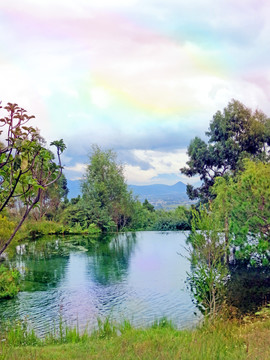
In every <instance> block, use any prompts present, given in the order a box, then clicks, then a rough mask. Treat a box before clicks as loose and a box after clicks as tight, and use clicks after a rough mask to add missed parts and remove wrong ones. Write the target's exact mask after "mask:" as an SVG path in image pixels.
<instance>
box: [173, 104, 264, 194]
mask: <svg viewBox="0 0 270 360" xmlns="http://www.w3.org/2000/svg"><path fill="white" fill-rule="evenodd" d="M206 135H207V136H208V138H209V140H208V143H206V142H205V141H203V140H202V139H200V138H199V137H195V138H194V139H193V140H192V141H191V143H190V145H189V147H188V156H189V160H188V161H187V166H186V167H183V168H181V169H180V170H181V172H182V173H183V174H185V175H187V176H189V177H192V176H195V175H199V176H200V180H201V181H202V185H201V186H200V187H199V188H197V189H194V188H193V187H192V186H191V185H189V186H188V187H187V192H188V195H189V197H190V199H196V198H200V199H201V200H203V201H207V200H208V199H211V198H213V194H211V192H210V188H211V186H213V184H214V181H215V178H216V177H219V176H224V175H225V174H227V173H229V174H234V173H236V172H237V171H238V170H239V169H241V168H243V159H245V158H250V159H259V160H263V161H269V145H270V119H269V118H268V117H267V116H266V115H265V114H264V113H263V112H261V111H259V110H255V111H252V110H251V109H249V108H248V107H246V106H245V105H243V104H242V103H241V102H239V101H237V100H232V101H231V102H230V103H229V104H228V106H227V107H225V108H224V110H223V112H221V111H217V113H216V114H215V115H214V116H213V120H212V121H211V123H210V127H209V130H208V131H207V132H206Z"/></svg>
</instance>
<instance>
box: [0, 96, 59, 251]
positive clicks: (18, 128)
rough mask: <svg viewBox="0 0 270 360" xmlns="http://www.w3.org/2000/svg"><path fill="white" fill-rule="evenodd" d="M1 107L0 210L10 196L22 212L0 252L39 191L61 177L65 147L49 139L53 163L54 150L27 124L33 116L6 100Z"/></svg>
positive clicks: (0, 247) (36, 200)
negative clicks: (4, 138)
mask: <svg viewBox="0 0 270 360" xmlns="http://www.w3.org/2000/svg"><path fill="white" fill-rule="evenodd" d="M1 108H2V107H1ZM4 110H5V111H6V115H5V116H4V117H2V118H1V119H0V126H1V128H2V130H1V131H0V135H1V134H2V133H3V134H4V135H5V136H6V143H3V144H2V145H1V147H0V213H1V212H2V211H3V210H4V209H5V208H6V207H7V206H8V205H9V203H10V202H11V201H12V200H13V199H20V201H21V202H22V203H23V204H24V213H23V215H22V217H21V220H20V221H19V223H18V224H17V225H16V227H15V228H14V231H13V232H12V234H11V235H10V237H9V238H8V239H6V240H5V241H4V243H1V244H0V254H2V253H3V252H4V251H5V249H6V248H7V247H8V245H9V244H10V243H11V241H12V239H13V238H14V236H15V235H16V233H17V231H18V230H19V229H20V227H21V225H22V224H23V222H24V221H25V219H26V218H27V216H28V215H29V213H30V211H31V210H32V209H33V208H34V207H35V206H36V204H37V203H38V202H39V200H40V197H41V195H42V192H43V191H44V190H45V189H46V188H48V187H49V186H51V185H52V184H53V183H55V182H56V181H57V180H58V179H59V178H60V176H61V174H62V165H61V159H60V154H61V153H62V152H63V151H64V149H65V144H64V142H63V140H59V141H54V142H52V143H51V145H54V146H56V149H57V159H58V164H56V163H55V162H54V156H53V154H52V153H51V152H50V151H49V150H47V149H46V148H45V147H44V146H43V145H44V142H43V139H42V138H41V137H40V135H39V131H38V130H36V129H34V128H33V127H31V126H27V125H26V124H27V123H28V122H29V120H31V119H32V118H34V116H29V115H27V112H26V110H24V109H23V108H20V107H19V106H18V105H17V104H11V103H8V104H7V106H6V107H4Z"/></svg>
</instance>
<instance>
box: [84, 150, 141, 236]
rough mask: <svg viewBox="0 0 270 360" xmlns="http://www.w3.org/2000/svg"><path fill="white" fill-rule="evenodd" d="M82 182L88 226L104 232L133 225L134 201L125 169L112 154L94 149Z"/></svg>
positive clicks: (108, 151)
mask: <svg viewBox="0 0 270 360" xmlns="http://www.w3.org/2000/svg"><path fill="white" fill-rule="evenodd" d="M89 160H90V163H89V165H88V166H87V169H86V174H85V176H84V179H83V182H82V203H81V204H82V205H83V208H84V214H85V220H86V222H87V226H89V225H90V223H95V224H96V225H98V227H99V228H101V229H102V230H103V231H106V230H109V229H112V228H115V229H116V230H117V231H118V230H120V229H122V228H124V227H126V226H127V225H128V224H129V222H130V221H131V217H132V212H133V205H134V200H133V198H132V194H131V192H130V191H128V188H127V184H126V183H125V178H124V175H123V166H122V165H121V164H118V163H117V161H116V154H115V153H114V152H112V151H111V150H107V151H102V150H101V149H100V148H99V147H98V146H93V148H92V154H91V155H90V157H89Z"/></svg>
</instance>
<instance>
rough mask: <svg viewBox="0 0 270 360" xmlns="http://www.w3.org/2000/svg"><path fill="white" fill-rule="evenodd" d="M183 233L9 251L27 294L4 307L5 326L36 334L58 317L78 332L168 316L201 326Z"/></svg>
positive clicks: (55, 242)
mask: <svg viewBox="0 0 270 360" xmlns="http://www.w3.org/2000/svg"><path fill="white" fill-rule="evenodd" d="M185 240H186V235H185V233H184V232H166V233H162V232H138V233H126V234H120V235H116V236H113V237H111V238H103V239H102V241H101V242H99V243H95V242H94V241H93V239H91V238H82V237H66V238H57V239H49V240H48V239H44V240H39V241H36V242H29V243H25V244H22V245H21V246H18V247H17V248H16V249H13V250H11V251H9V253H8V262H9V263H11V264H12V265H14V266H17V267H18V268H20V269H21V272H22V273H23V277H24V279H25V282H24V289H23V291H21V292H20V293H19V294H18V296H17V297H16V298H15V299H12V300H5V301H0V321H1V322H2V321H5V320H7V319H27V321H28V322H29V323H30V324H31V326H32V327H33V328H34V329H36V330H37V331H38V332H39V333H41V334H42V333H44V331H45V332H46V329H48V330H49V329H52V327H53V326H54V324H56V323H58V322H59V318H60V317H62V319H63V320H64V321H65V322H67V324H68V325H77V324H79V327H80V328H81V329H85V328H86V327H88V328H89V329H92V328H93V327H95V326H96V323H97V318H105V317H107V316H109V317H110V318H111V319H112V320H114V319H115V320H116V321H117V322H118V323H119V322H121V321H123V320H124V319H129V320H131V322H132V324H133V325H135V326H147V325H149V324H151V323H153V322H154V321H155V320H157V319H160V318H161V317H163V316H166V317H167V318H169V319H171V320H172V321H173V323H174V324H176V325H177V327H178V328H185V327H191V326H192V325H194V324H196V323H197V322H198V319H199V317H198V316H196V315H195V314H194V312H196V308H195V306H194V305H193V303H192V299H191V295H190V292H189V290H188V289H187V284H186V283H185V281H186V277H187V274H186V273H187V271H189V270H190V265H189V262H188V260H187V259H186V257H185V256H186V255H187V250H186V249H185Z"/></svg>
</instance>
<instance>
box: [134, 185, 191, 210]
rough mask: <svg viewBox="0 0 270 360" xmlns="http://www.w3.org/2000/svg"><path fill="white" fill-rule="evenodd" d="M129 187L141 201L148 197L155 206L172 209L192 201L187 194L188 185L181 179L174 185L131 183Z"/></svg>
mask: <svg viewBox="0 0 270 360" xmlns="http://www.w3.org/2000/svg"><path fill="white" fill-rule="evenodd" d="M129 188H130V189H131V190H132V191H133V193H134V195H136V196H137V197H138V199H139V200H140V201H141V202H143V201H144V200H145V199H147V200H148V201H149V202H150V203H151V204H153V205H154V206H155V208H166V209H170V208H175V207H177V206H178V205H187V204H190V203H191V201H190V200H189V198H188V196H187V194H186V185H185V184H184V183H182V182H181V181H179V182H177V183H176V184H174V185H164V184H153V185H129Z"/></svg>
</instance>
